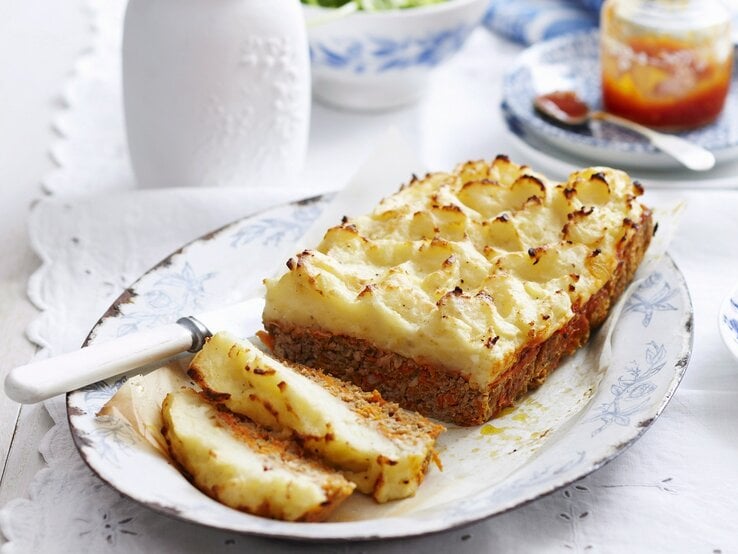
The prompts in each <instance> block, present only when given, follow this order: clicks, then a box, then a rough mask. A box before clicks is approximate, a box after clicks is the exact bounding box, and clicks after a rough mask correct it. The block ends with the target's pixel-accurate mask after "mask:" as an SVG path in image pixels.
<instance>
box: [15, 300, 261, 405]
mask: <svg viewBox="0 0 738 554" xmlns="http://www.w3.org/2000/svg"><path fill="white" fill-rule="evenodd" d="M263 309H264V299H263V298H251V299H249V300H245V301H243V302H239V303H237V304H232V305H230V306H226V307H224V308H220V309H217V310H212V311H208V312H205V313H202V314H198V315H196V316H187V317H182V318H180V319H178V320H177V321H176V323H170V324H168V325H162V326H160V327H156V328H153V329H148V330H145V331H139V332H137V333H131V334H128V335H123V336H121V337H118V338H115V339H111V340H108V341H105V342H101V343H96V344H92V345H90V346H85V347H83V348H81V349H79V350H76V351H73V352H69V353H67V354H62V355H60V356H55V357H53V358H47V359H45V360H40V361H36V362H31V363H30V364H26V365H23V366H19V367H16V368H14V369H11V370H10V371H9V372H8V375H7V376H6V377H5V394H7V395H8V396H9V397H10V398H12V399H13V400H15V401H16V402H20V403H22V404H35V403H36V402H41V401H42V400H46V399H48V398H51V397H52V396H56V395H57V394H61V393H64V392H67V391H72V390H75V389H78V388H80V387H83V386H85V385H89V384H90V383H95V382H97V381H100V380H101V379H106V378H108V377H114V376H116V375H120V374H122V373H125V372H126V371H130V370H132V369H137V368H141V367H144V366H147V365H149V364H153V363H155V362H162V361H164V360H167V359H169V358H171V357H173V356H175V355H177V354H181V353H182V352H197V351H198V350H200V349H201V348H202V347H203V345H204V344H205V340H206V339H207V338H208V337H210V336H212V335H213V334H215V333H217V332H218V331H224V330H226V329H227V330H228V331H230V332H232V333H234V334H236V335H238V336H241V337H247V336H250V335H253V334H254V331H255V330H256V329H259V328H261V313H262V311H263Z"/></svg>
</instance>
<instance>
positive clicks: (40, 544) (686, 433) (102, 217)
mask: <svg viewBox="0 0 738 554" xmlns="http://www.w3.org/2000/svg"><path fill="white" fill-rule="evenodd" d="M122 9H123V2H122V0H116V1H109V2H105V3H102V2H100V3H93V4H92V10H91V12H92V14H93V16H94V18H95V24H96V26H97V29H98V32H97V34H96V39H95V40H96V43H95V45H94V47H93V48H92V49H91V51H90V53H89V54H87V55H86V56H85V57H84V58H83V59H81V60H80V62H79V64H78V66H77V68H76V75H75V77H74V78H73V79H72V81H71V82H70V84H69V87H68V89H67V90H66V91H65V96H66V99H67V102H68V104H69V108H68V109H67V110H65V111H64V112H62V113H61V114H60V117H59V120H58V124H57V126H58V128H59V130H60V132H61V135H62V138H61V139H60V140H59V141H58V143H57V144H55V145H54V148H53V153H54V156H55V158H56V159H57V161H58V162H59V165H60V167H59V169H58V170H57V171H55V172H54V173H53V174H51V175H49V176H48V178H47V179H46V181H45V185H46V187H47V189H48V190H49V191H50V192H51V193H52V196H51V197H50V198H48V199H46V200H43V201H41V202H40V203H39V204H38V205H37V206H36V207H35V209H34V211H33V214H32V217H31V221H30V232H31V237H32V241H33V246H34V248H35V250H36V251H37V252H38V254H39V255H40V257H41V259H42V261H43V265H42V267H41V268H40V269H39V271H38V272H37V273H36V274H35V275H34V277H33V279H32V280H31V282H30V284H29V294H30V295H31V297H32V299H33V301H34V303H35V304H36V305H37V306H38V307H39V309H40V310H41V313H40V315H39V317H38V319H37V320H36V321H35V322H34V324H33V325H32V327H31V329H29V335H30V336H31V338H32V339H33V341H34V342H36V343H37V344H39V345H40V346H41V347H42V350H41V351H40V353H39V355H40V356H46V355H50V354H55V353H61V352H64V351H68V350H71V349H74V348H76V347H78V346H79V345H80V344H81V342H82V340H83V339H84V337H85V335H86V333H87V332H88V330H89V329H90V328H91V327H92V325H93V324H94V323H95V321H96V320H97V318H98V317H99V316H100V314H102V312H103V311H104V310H105V309H106V308H107V306H108V305H109V304H110V303H111V302H112V301H113V300H114V299H115V298H116V297H117V296H118V294H120V292H121V291H122V290H123V289H124V288H125V287H126V286H127V285H128V284H130V283H131V282H132V281H133V280H134V279H136V278H137V277H138V276H139V275H140V274H141V273H143V272H144V271H145V270H146V269H148V268H149V267H151V266H152V265H154V264H155V263H156V262H158V261H159V260H160V259H161V258H162V257H164V256H165V255H167V254H168V253H169V252H171V251H173V250H175V249H176V248H177V247H179V246H180V245H181V244H183V243H185V242H186V241H188V240H190V239H192V238H195V237H197V236H199V235H201V234H203V233H205V232H207V231H209V230H211V229H212V228H215V227H219V226H221V225H222V224H224V223H227V222H229V221H231V220H233V219H236V218H238V217H241V216H243V215H245V214H247V213H250V212H252V211H255V210H257V209H260V208H262V207H265V206H268V205H272V204H276V203H280V202H284V201H286V200H288V199H291V198H297V197H304V196H308V195H311V194H314V193H316V192H321V191H323V190H327V189H331V188H335V186H338V185H339V184H340V183H342V182H343V181H344V180H345V179H346V177H348V176H349V175H350V173H351V172H352V171H353V170H354V169H355V168H356V167H357V166H358V164H359V163H360V161H361V159H362V158H363V155H364V154H365V151H366V149H367V140H368V139H367V138H366V137H368V136H369V137H371V136H373V137H375V138H376V137H377V136H380V135H379V133H380V131H381V130H382V129H383V128H384V127H386V125H387V123H388V122H394V123H397V124H399V125H400V127H402V129H403V131H404V132H405V133H406V135H407V136H408V137H409V138H410V139H411V142H412V143H413V145H414V146H415V147H416V148H417V149H418V150H419V151H420V153H421V154H422V157H423V159H424V161H425V162H426V163H430V164H431V165H432V164H438V165H439V166H441V167H442V166H444V165H446V166H448V165H449V164H450V163H452V161H456V160H459V159H463V158H464V157H475V156H480V155H486V156H490V155H493V154H495V153H497V151H501V149H504V148H505V143H504V139H501V138H500V137H501V136H502V135H503V133H502V130H501V129H502V127H501V126H499V118H498V117H497V116H494V117H492V118H491V120H490V117H491V116H485V115H481V116H480V117H476V116H474V115H473V113H472V115H469V114H468V113H461V112H459V113H456V111H455V110H457V109H458V106H459V105H462V104H463V103H464V102H463V101H467V100H468V103H469V104H470V105H468V106H467V108H468V109H469V110H471V111H472V112H473V110H472V108H473V109H481V107H482V106H487V107H488V109H489V110H496V109H497V108H496V106H497V101H498V98H499V95H498V93H496V92H494V91H495V90H496V83H494V82H491V83H490V82H486V81H480V82H479V83H477V84H476V85H475V87H476V88H473V90H472V91H471V92H470V93H469V94H471V96H469V97H468V98H464V97H462V100H463V101H462V102H459V101H458V100H459V99H458V98H454V96H453V95H454V94H462V89H461V88H459V86H458V85H457V84H456V83H458V81H459V77H464V76H469V75H473V74H478V75H489V76H497V77H498V76H499V70H498V69H490V68H489V64H495V63H496V62H495V60H493V59H491V58H490V57H488V56H486V54H485V50H484V49H485V48H487V47H488V46H489V44H490V41H491V40H492V39H491V38H490V37H488V36H486V35H475V36H473V37H472V41H471V43H470V45H469V46H468V48H467V49H465V51H464V52H463V53H462V57H461V58H460V59H457V60H455V61H454V62H452V64H450V65H449V67H448V68H447V69H444V70H443V71H444V72H445V73H442V74H440V76H439V77H438V78H437V80H436V81H435V85H434V87H435V88H433V89H432V90H431V91H430V92H429V98H428V99H427V100H426V101H425V102H424V103H423V104H421V105H420V106H419V107H418V108H414V109H412V110H409V111H407V112H403V113H397V114H390V115H383V116H376V117H370V116H356V115H348V114H341V113H339V112H331V111H329V110H325V109H323V108H320V107H317V108H316V113H315V117H314V119H315V120H316V124H315V125H321V126H327V127H330V128H331V129H333V134H332V135H330V136H328V135H326V134H320V133H316V132H315V129H313V131H314V134H313V140H312V142H311V151H310V154H309V164H308V167H307V169H306V172H305V186H304V187H303V188H301V189H299V190H294V189H291V190H284V189H282V190H276V189H275V190H260V191H253V190H248V189H238V190H232V189H231V190H227V189H219V190H160V191H156V190H150V191H135V190H133V184H132V176H131V172H130V168H129V166H128V162H127V160H126V156H125V143H124V138H123V131H122V113H121V110H120V95H119V92H118V86H119V77H118V73H117V72H118V66H117V65H116V64H117V46H118V41H119V38H120V22H121V14H122ZM480 33H483V31H480ZM500 48H502V46H500ZM464 56H465V57H464ZM485 71H486V73H485ZM495 94H497V96H495ZM480 95H484V96H483V97H480ZM454 100H456V101H454ZM449 102H452V103H451V104H450V103H449ZM480 113H481V112H480ZM449 114H454V116H453V117H451V116H450V115H449ZM475 121H481V122H484V123H487V122H488V121H493V122H496V123H497V124H498V126H497V128H496V129H492V130H491V129H489V128H487V127H488V126H486V125H479V127H478V128H477V127H474V126H473V124H474V122H475ZM315 125H314V127H315ZM462 129H466V130H467V131H466V133H461V130H462ZM444 144H445V145H447V147H445V148H444ZM482 147H484V148H486V149H487V151H486V152H480V151H479V150H480V149H481V148H482ZM677 197H683V198H685V199H686V200H687V204H688V208H687V210H686V212H685V214H684V217H683V222H682V226H681V229H680V230H679V232H678V233H677V235H676V237H675V239H674V242H673V246H672V248H671V254H672V256H673V257H674V259H675V261H676V262H677V264H678V265H679V266H680V268H681V270H682V271H683V272H684V274H685V277H686V280H687V283H688V285H689V288H690V291H691V294H692V299H693V302H694V307H695V320H694V325H695V343H694V351H693V356H692V360H691V363H690V367H689V369H688V370H687V373H686V377H685V378H684V381H683V382H682V384H681V386H680V388H679V389H678V391H677V393H676V395H675V396H674V398H673V399H672V401H671V403H670V404H669V406H668V407H667V409H666V411H665V412H664V414H663V415H662V416H661V417H660V418H659V419H658V420H657V421H656V423H655V424H654V425H653V427H652V428H651V429H649V431H648V432H647V433H646V434H645V435H644V436H643V437H642V438H641V439H640V440H639V441H638V442H637V443H636V444H635V445H634V446H633V447H631V448H630V449H629V450H628V451H626V452H625V453H623V454H622V455H621V456H619V457H618V458H617V459H615V460H614V461H613V462H611V463H610V464H608V465H607V466H605V467H604V468H602V469H600V470H598V471H597V472H595V473H594V474H592V475H590V476H588V477H586V478H584V479H582V480H580V481H579V482H577V483H575V484H573V485H571V486H568V487H566V488H564V489H562V490H559V491H557V492H555V493H553V494H551V495H549V496H547V497H545V498H542V499H539V500H537V501H535V502H532V503H531V504H528V505H526V506H523V507H521V508H518V509H516V510H512V511H510V512H508V513H505V514H502V515H500V516H497V517H494V518H491V519H488V520H486V521H482V522H479V523H477V524H475V525H472V526H469V527H466V528H463V529H457V530H451V531H448V532H446V533H442V534H439V535H433V536H428V537H420V538H414V539H407V540H403V541H385V542H378V543H362V544H329V545H325V544H323V545H316V544H299V543H291V542H283V541H276V540H270V539H261V538H257V537H250V536H242V535H236V534H233V533H228V532H221V531H216V530H212V529H206V528H202V527H199V526H196V525H192V524H187V523H182V522H179V521H175V520H173V519H170V518H168V517H166V516H163V515H160V514H157V513H154V512H152V511H150V510H149V509H147V508H145V507H142V506H140V505H138V504H136V503H135V502H133V501H130V500H128V499H127V498H124V497H122V496H121V495H120V494H119V493H118V492H116V491H115V490H114V489H112V488H110V487H109V486H108V485H106V484H105V483H103V482H102V481H100V480H99V479H98V478H97V477H96V476H94V475H93V474H92V473H91V472H90V470H89V469H88V468H87V467H86V466H85V465H84V463H83V462H82V460H81V458H80V457H79V456H78V454H77V452H76V450H75V449H74V446H73V444H72V441H71V438H70V434H69V429H68V424H67V420H66V413H65V407H64V401H63V398H61V397H58V398H55V399H53V400H51V401H48V402H47V403H46V407H47V409H48V411H49V413H50V414H51V417H52V418H53V421H54V426H53V428H52V429H51V430H50V431H49V432H48V434H47V435H46V437H45V438H44V440H43V442H42V444H41V445H40V447H39V448H40V451H41V453H42V454H43V457H44V459H45V461H46V463H47V464H48V467H47V468H46V469H44V470H42V471H40V472H39V473H38V474H37V475H36V477H35V479H34V481H33V483H32V485H31V486H30V488H29V490H28V494H27V497H24V498H19V499H15V500H13V501H11V502H10V503H8V504H7V505H6V506H4V507H3V508H2V510H1V511H0V529H1V530H2V533H3V534H4V535H5V537H6V539H7V541H8V542H7V543H6V544H5V545H4V546H3V552H8V553H11V552H22V553H30V552H96V553H97V552H126V553H127V552H172V553H174V552H177V553H184V552H192V553H195V552H238V551H241V552H286V551H289V552H293V551H304V552H515V551H521V552H523V551H524V552H531V551H532V552H571V551H575V552H579V551H581V552H588V551H592V552H629V551H633V552H706V553H711V552H712V553H718V552H725V553H727V552H731V551H735V550H736V549H738V523H737V522H738V520H737V519H736V514H738V495H737V494H736V491H738V469H737V468H738V362H737V361H736V360H734V359H732V358H731V357H730V354H729V353H728V351H727V349H725V348H724V346H723V345H722V344H721V342H720V338H719V335H718V332H717V323H716V321H717V310H718V306H719V304H720V301H721V300H722V298H723V297H724V296H725V295H726V294H727V293H728V292H729V290H730V288H731V287H732V286H733V285H734V281H736V280H738V241H736V240H735V237H736V236H738V223H737V221H738V220H736V217H735V214H736V213H738V191H736V190H730V191H696V192H689V191H687V192H684V191H680V192H679V193H678V194H677V193H672V192H669V191H663V190H662V191H659V192H658V194H656V193H649V198H648V200H649V201H661V200H664V201H672V200H674V199H675V198H677ZM651 308H652V309H653V310H655V312H656V315H655V317H657V316H658V309H659V306H658V303H654V304H653V305H652V306H651ZM18 440H20V439H18Z"/></svg>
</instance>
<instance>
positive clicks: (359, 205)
mask: <svg viewBox="0 0 738 554" xmlns="http://www.w3.org/2000/svg"><path fill="white" fill-rule="evenodd" d="M420 167H422V164H421V163H420V161H419V160H417V158H416V157H415V155H414V153H413V152H412V150H411V149H410V148H409V147H408V145H407V143H406V141H405V140H404V139H403V137H402V136H401V134H400V132H399V131H397V130H396V129H394V128H390V129H389V130H388V131H387V132H386V133H385V134H384V136H383V137H382V138H381V140H380V141H379V144H378V146H377V147H376V148H375V150H374V151H373V152H372V153H371V154H370V155H369V156H368V157H367V159H366V160H365V162H364V164H363V165H362V166H361V168H360V169H359V170H358V172H357V173H356V174H355V175H354V176H353V177H352V179H351V180H350V181H349V183H348V184H347V185H346V187H344V188H343V189H342V190H341V191H339V192H338V193H337V194H336V195H335V197H334V198H333V199H332V200H331V202H330V204H328V205H327V206H326V207H325V208H324V209H323V211H322V213H321V214H320V216H319V217H318V218H317V219H316V220H315V221H314V222H313V223H312V225H311V226H310V227H309V229H308V230H307V232H306V233H305V235H303V237H302V238H301V239H300V241H299V242H298V243H297V244H294V243H292V244H288V245H286V246H285V248H286V249H285V250H284V252H279V253H276V254H275V259H279V260H280V264H281V261H282V260H283V259H286V258H288V257H289V256H290V255H291V254H293V253H294V252H299V251H300V250H303V249H304V248H306V247H312V246H314V245H315V244H318V243H319V242H320V240H321V238H322V237H323V234H324V233H325V231H326V229H328V228H329V227H330V226H332V225H336V224H337V223H338V221H339V220H340V219H341V216H343V215H348V216H351V215H356V213H357V211H359V212H360V211H363V210H364V209H365V208H366V207H367V206H374V205H376V204H377V203H378V202H379V200H381V199H382V197H383V196H385V195H387V194H390V193H392V192H394V191H395V190H397V187H398V185H399V183H403V182H405V181H406V180H407V178H408V176H409V175H410V172H411V171H413V170H416V171H417V170H418V168H420ZM263 309H264V300H263V299H262V298H251V299H249V300H245V301H243V302H241V303H238V304H232V305H230V306H227V307H224V308H221V309H218V310H213V311H210V312H206V313H202V314H199V315H195V316H187V317H182V318H181V319H178V320H177V322H176V323H171V324H169V325H164V326H162V327H157V328H155V329H151V330H147V331H141V332H138V333H132V334H130V335H124V336H122V337H119V338H116V339H112V340H109V341H106V342H103V343H100V344H93V345H90V346H86V347H83V348H81V349H80V350H77V351H74V352H70V353H68V354H62V355H60V356H55V357H53V358H47V359H45V360H40V361H35V362H31V363H29V364H26V365H24V366H20V367H16V368H14V369H11V370H10V371H9V372H8V375H7V376H6V378H5V394H6V395H7V396H9V397H10V398H11V399H13V400H15V401H16V402H20V403H22V404H34V403H36V402H41V401H42V400H46V399H48V398H51V397H52V396H56V395H57V394H61V393H64V392H68V391H72V390H75V389H78V388H80V387H83V386H85V385H89V384H91V383H96V382H97V381H100V380H102V379H107V378H109V377H114V376H116V375H120V374H122V373H125V372H127V371H130V370H133V369H139V368H142V367H144V366H146V365H149V364H152V363H154V362H162V361H164V360H166V359H168V358H171V357H173V356H175V355H177V354H181V353H183V352H187V351H189V352H197V351H198V350H199V349H200V348H202V346H203V344H204V343H205V339H206V338H207V337H208V336H210V335H211V334H213V333H216V332H218V331H222V330H228V331H230V332H232V333H234V334H235V335H237V336H240V337H249V336H253V334H254V332H255V331H256V330H257V329H260V328H261V326H262V323H261V313H262V311H263Z"/></svg>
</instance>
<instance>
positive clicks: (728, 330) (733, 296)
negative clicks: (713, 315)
mask: <svg viewBox="0 0 738 554" xmlns="http://www.w3.org/2000/svg"><path fill="white" fill-rule="evenodd" d="M718 327H719V328H720V335H721V336H722V338H723V342H724V343H725V346H727V347H728V350H730V353H731V354H733V356H735V357H736V359H738V285H736V287H735V288H734V289H733V290H732V291H731V293H730V294H729V295H728V296H727V298H725V300H724V301H723V304H722V305H721V306H720V313H719V314H718Z"/></svg>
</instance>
